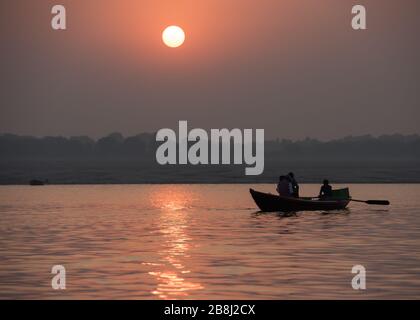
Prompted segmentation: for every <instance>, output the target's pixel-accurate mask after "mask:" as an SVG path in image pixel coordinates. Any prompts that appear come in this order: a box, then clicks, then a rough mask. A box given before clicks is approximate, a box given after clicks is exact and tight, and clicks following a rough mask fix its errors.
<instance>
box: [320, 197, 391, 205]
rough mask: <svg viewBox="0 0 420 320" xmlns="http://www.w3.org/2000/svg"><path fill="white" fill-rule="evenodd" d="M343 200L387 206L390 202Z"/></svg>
mask: <svg viewBox="0 0 420 320" xmlns="http://www.w3.org/2000/svg"><path fill="white" fill-rule="evenodd" d="M312 199H320V197H314V198H312ZM343 200H349V201H354V202H363V203H366V204H375V205H381V206H389V205H390V202H389V201H388V200H358V199H352V198H350V199H343Z"/></svg>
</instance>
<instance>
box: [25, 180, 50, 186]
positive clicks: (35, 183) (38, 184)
mask: <svg viewBox="0 0 420 320" xmlns="http://www.w3.org/2000/svg"><path fill="white" fill-rule="evenodd" d="M45 183H47V181H41V180H36V179H34V180H31V181H29V185H31V186H43V185H45Z"/></svg>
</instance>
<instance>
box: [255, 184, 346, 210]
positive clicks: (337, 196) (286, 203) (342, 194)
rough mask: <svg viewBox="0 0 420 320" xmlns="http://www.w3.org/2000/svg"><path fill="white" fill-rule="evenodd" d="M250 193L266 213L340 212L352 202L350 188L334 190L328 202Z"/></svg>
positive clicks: (256, 192)
mask: <svg viewBox="0 0 420 320" xmlns="http://www.w3.org/2000/svg"><path fill="white" fill-rule="evenodd" d="M249 191H250V193H251V196H252V198H253V199H254V201H255V203H256V204H257V206H258V208H260V210H261V211H265V212H272V211H281V212H293V211H316V210H321V211H325V210H340V209H344V208H346V207H347V205H348V204H349V202H350V195H349V189H348V188H345V189H338V190H333V196H332V197H331V198H329V199H328V200H319V199H316V200H314V199H313V198H290V197H282V196H279V195H274V194H271V193H264V192H258V191H255V190H253V189H249Z"/></svg>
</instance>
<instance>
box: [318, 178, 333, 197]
mask: <svg viewBox="0 0 420 320" xmlns="http://www.w3.org/2000/svg"><path fill="white" fill-rule="evenodd" d="M331 197H332V187H331V186H330V182H329V181H328V180H326V179H325V180H324V181H323V185H322V186H321V190H320V191H319V198H320V199H328V198H331Z"/></svg>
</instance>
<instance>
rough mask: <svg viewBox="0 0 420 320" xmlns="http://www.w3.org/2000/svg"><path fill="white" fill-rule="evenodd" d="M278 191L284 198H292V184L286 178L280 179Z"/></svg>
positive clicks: (281, 177)
mask: <svg viewBox="0 0 420 320" xmlns="http://www.w3.org/2000/svg"><path fill="white" fill-rule="evenodd" d="M276 190H277V192H278V193H279V195H281V196H282V197H292V192H293V190H292V184H291V183H290V181H289V179H288V178H287V177H286V176H280V177H279V183H278V184H277V189H276Z"/></svg>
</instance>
